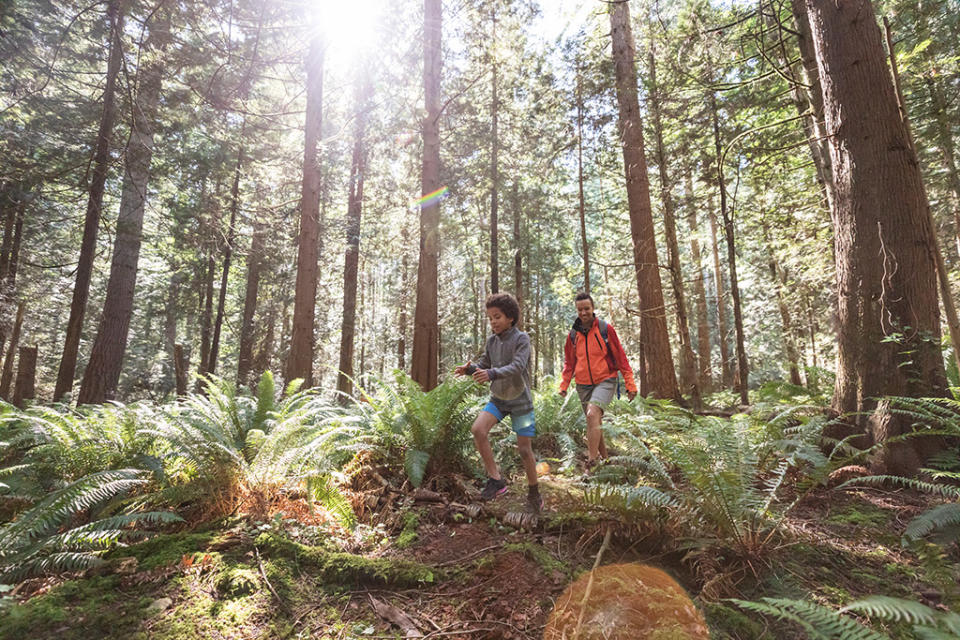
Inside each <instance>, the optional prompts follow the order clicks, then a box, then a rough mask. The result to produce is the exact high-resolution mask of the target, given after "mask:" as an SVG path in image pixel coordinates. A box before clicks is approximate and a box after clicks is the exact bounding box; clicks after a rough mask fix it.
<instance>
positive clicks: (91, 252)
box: [53, 0, 123, 401]
mask: <svg viewBox="0 0 960 640" xmlns="http://www.w3.org/2000/svg"><path fill="white" fill-rule="evenodd" d="M122 5H123V3H122V2H121V0H110V2H109V3H108V4H107V21H108V22H109V25H110V28H109V30H108V33H109V36H108V38H109V51H110V53H109V54H108V57H107V75H106V79H105V83H104V89H103V111H102V113H101V116H100V128H99V130H98V131H97V140H96V144H95V150H94V154H93V172H92V174H91V177H90V189H89V197H88V199H87V213H86V216H85V217H84V221H83V239H82V240H81V241H80V260H79V262H78V264H77V277H76V281H75V283H74V285H73V300H72V301H71V303H70V319H69V320H68V321H67V335H66V338H65V339H64V344H63V356H62V357H61V359H60V369H59V371H58V372H57V385H56V387H55V388H54V391H53V399H54V400H55V401H57V400H61V399H63V397H64V396H65V395H66V394H68V393H69V392H70V390H71V389H73V377H74V374H75V373H76V370H77V354H78V353H79V351H80V333H81V332H82V330H83V318H84V315H85V314H86V311H87V298H88V297H89V294H90V277H91V275H92V273H93V259H94V257H95V256H96V249H97V232H98V231H99V229H100V215H101V213H102V209H103V192H104V187H105V185H106V182H107V171H108V169H109V168H110V137H111V135H112V133H113V123H114V120H115V119H116V111H117V108H116V95H115V94H116V85H117V75H118V74H119V72H120V63H121V60H122V58H123V50H122V49H123V47H122V42H121V37H122V34H123V10H122V9H123V6H122Z"/></svg>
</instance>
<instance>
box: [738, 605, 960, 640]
mask: <svg viewBox="0 0 960 640" xmlns="http://www.w3.org/2000/svg"><path fill="white" fill-rule="evenodd" d="M733 602H735V603H736V604H737V605H739V606H740V607H742V608H744V609H746V610H748V611H753V612H755V613H759V614H762V615H764V616H769V617H773V618H777V619H779V620H785V621H788V622H792V623H794V624H796V625H798V626H800V627H802V628H803V630H804V631H805V632H806V633H807V637H809V638H811V640H889V636H888V635H886V634H884V633H882V632H880V631H876V630H874V629H872V628H870V627H867V626H865V625H864V624H861V623H860V622H858V621H857V620H854V619H852V618H850V617H848V616H846V615H844V614H846V613H851V612H854V613H859V614H861V615H864V616H866V617H868V618H870V619H873V620H877V621H885V622H893V623H901V622H902V623H907V624H909V625H911V629H912V631H913V633H914V636H915V637H917V638H921V639H934V638H956V637H957V636H958V635H960V615H958V614H956V613H953V612H944V611H937V610H935V609H931V608H930V607H927V606H926V605H923V604H920V603H919V602H913V601H911V600H904V599H902V598H892V597H889V596H879V595H875V596H869V597H867V598H864V599H862V600H858V601H856V602H853V603H851V604H848V605H847V606H845V607H843V608H842V609H840V610H834V609H831V608H829V607H824V606H822V605H819V604H817V603H814V602H809V601H806V600H792V599H787V598H762V599H761V600H760V601H755V602H747V601H743V600H734V601H733Z"/></svg>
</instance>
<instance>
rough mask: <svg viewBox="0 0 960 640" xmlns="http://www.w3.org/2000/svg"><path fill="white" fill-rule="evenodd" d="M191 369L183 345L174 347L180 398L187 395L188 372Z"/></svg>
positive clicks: (175, 373) (174, 363)
mask: <svg viewBox="0 0 960 640" xmlns="http://www.w3.org/2000/svg"><path fill="white" fill-rule="evenodd" d="M189 369H190V362H189V361H188V360H187V358H185V357H184V355H183V345H182V344H175V345H173V372H174V377H175V379H176V384H177V397H178V398H182V397H183V396H185V395H187V371H188V370H189Z"/></svg>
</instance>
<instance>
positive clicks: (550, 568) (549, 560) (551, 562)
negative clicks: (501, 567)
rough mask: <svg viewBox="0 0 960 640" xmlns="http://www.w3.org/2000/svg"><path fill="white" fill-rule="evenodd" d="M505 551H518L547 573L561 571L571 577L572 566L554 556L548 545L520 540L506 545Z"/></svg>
mask: <svg viewBox="0 0 960 640" xmlns="http://www.w3.org/2000/svg"><path fill="white" fill-rule="evenodd" d="M503 549H504V551H516V552H519V553H522V554H523V555H525V556H527V557H528V558H530V559H531V560H533V561H534V562H536V563H537V564H538V565H539V566H540V568H541V569H543V571H544V572H545V573H552V572H554V571H559V572H561V573H563V574H565V575H567V576H568V577H569V575H570V567H569V566H567V564H566V563H564V562H561V561H560V560H557V559H556V558H554V557H553V555H552V554H551V553H550V552H549V551H547V549H546V547H544V546H543V545H540V544H536V543H534V542H518V543H511V544H507V545H504V547H503Z"/></svg>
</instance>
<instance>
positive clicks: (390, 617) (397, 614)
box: [367, 594, 423, 638]
mask: <svg viewBox="0 0 960 640" xmlns="http://www.w3.org/2000/svg"><path fill="white" fill-rule="evenodd" d="M367 597H368V598H370V604H371V605H372V606H373V610H374V611H375V612H376V613H377V615H378V616H380V617H381V618H383V619H384V620H387V621H389V622H392V623H393V624H395V625H397V626H398V627H400V629H401V631H403V633H404V637H407V638H422V637H423V633H422V632H421V631H420V628H419V627H417V625H416V623H415V622H414V621H413V620H412V619H411V618H410V616H408V615H407V614H406V613H404V612H403V611H401V610H400V609H398V608H397V607H395V606H393V605H392V604H388V603H386V602H380V601H379V600H377V599H376V598H374V597H373V596H372V595H370V594H367Z"/></svg>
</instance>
